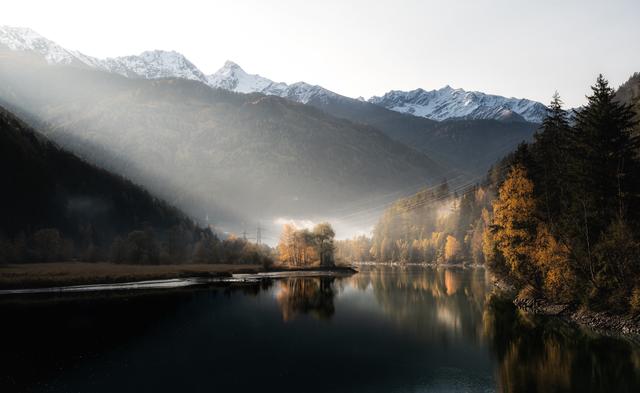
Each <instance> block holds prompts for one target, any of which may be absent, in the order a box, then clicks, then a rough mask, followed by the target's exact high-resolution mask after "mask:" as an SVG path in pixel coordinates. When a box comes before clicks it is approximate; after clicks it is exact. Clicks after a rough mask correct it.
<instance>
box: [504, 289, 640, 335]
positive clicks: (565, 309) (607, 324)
mask: <svg viewBox="0 0 640 393" xmlns="http://www.w3.org/2000/svg"><path fill="white" fill-rule="evenodd" d="M494 285H495V287H496V288H497V289H498V290H499V291H500V293H501V295H503V296H508V297H510V298H512V299H513V304H515V306H516V307H518V308H519V309H521V310H523V311H526V312H529V313H532V314H537V315H548V316H553V317H558V318H562V319H564V320H565V321H568V322H572V323H576V324H578V325H581V326H585V327H588V328H589V329H591V330H594V331H596V332H598V333H604V334H611V333H615V334H620V333H621V334H625V335H634V336H635V335H640V315H636V316H632V315H620V314H614V313H612V312H607V311H600V312H597V311H591V310H587V309H585V308H584V307H582V306H579V305H577V304H571V303H568V304H560V303H554V302H551V301H549V300H548V299H544V298H536V297H531V296H523V295H522V294H517V291H516V289H515V287H514V286H513V285H512V284H510V283H508V282H505V281H503V280H500V279H496V278H494Z"/></svg>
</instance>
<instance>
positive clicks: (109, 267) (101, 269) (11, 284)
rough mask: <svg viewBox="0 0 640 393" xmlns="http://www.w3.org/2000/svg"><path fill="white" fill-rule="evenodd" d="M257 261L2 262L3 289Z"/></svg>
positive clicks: (251, 268) (206, 270)
mask: <svg viewBox="0 0 640 393" xmlns="http://www.w3.org/2000/svg"><path fill="white" fill-rule="evenodd" d="M261 270H262V267H261V266H258V265H119V264H113V263H102V262H100V263H85V262H58V263H34V264H19V265H17V264H15V265H0V289H22V288H44V287H54V286H67V285H85V284H110V283H120V282H130V281H145V280H162V279H170V278H185V277H203V276H211V277H214V276H225V275H229V274H232V273H253V272H258V271H261Z"/></svg>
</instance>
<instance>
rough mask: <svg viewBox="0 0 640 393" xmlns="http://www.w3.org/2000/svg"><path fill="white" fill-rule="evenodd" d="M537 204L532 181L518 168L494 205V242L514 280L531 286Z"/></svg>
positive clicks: (509, 176) (508, 177)
mask: <svg viewBox="0 0 640 393" xmlns="http://www.w3.org/2000/svg"><path fill="white" fill-rule="evenodd" d="M535 208H536V201H535V198H534V195H533V182H532V181H531V180H529V178H528V176H527V171H526V169H524V167H522V166H520V165H516V166H514V167H513V168H512V169H511V171H510V172H509V175H508V176H507V178H506V179H505V181H504V183H503V184H502V186H501V187H500V190H499V195H498V199H497V200H495V201H494V202H493V223H494V225H495V227H496V231H495V241H496V244H497V246H498V249H499V250H500V252H501V253H502V255H504V258H505V260H506V262H507V265H508V266H509V269H510V270H511V272H512V273H514V275H515V276H516V278H517V279H519V280H521V281H525V282H528V283H532V284H533V283H534V282H535V278H536V271H535V270H536V269H535V266H534V264H533V263H532V261H531V255H533V253H534V251H535V240H536V226H537V220H536V218H535V215H534V213H535Z"/></svg>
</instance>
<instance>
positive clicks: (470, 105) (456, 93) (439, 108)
mask: <svg viewBox="0 0 640 393" xmlns="http://www.w3.org/2000/svg"><path fill="white" fill-rule="evenodd" d="M369 102H371V103H373V104H376V105H380V106H383V107H385V108H387V109H391V110H394V111H396V112H402V113H409V114H412V115H414V116H420V117H426V118H428V119H432V120H439V121H441V120H448V119H465V120H470V119H476V120H477V119H482V120H484V119H494V120H506V119H510V120H513V119H515V120H518V119H522V120H525V121H529V122H532V123H542V120H544V118H545V117H546V114H547V111H546V107H545V106H544V105H543V104H541V103H539V102H536V101H531V100H527V99H519V98H505V97H501V96H496V95H491V94H485V93H481V92H478V91H465V90H463V89H454V88H452V87H450V86H445V87H443V88H441V89H439V90H431V91H426V90H423V89H416V90H412V91H399V90H392V91H390V92H388V93H386V94H385V95H383V96H382V97H371V98H370V99H369Z"/></svg>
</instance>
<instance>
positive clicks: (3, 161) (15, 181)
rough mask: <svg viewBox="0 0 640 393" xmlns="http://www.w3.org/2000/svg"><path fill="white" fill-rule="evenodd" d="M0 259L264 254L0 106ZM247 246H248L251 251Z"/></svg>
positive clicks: (171, 259) (205, 258) (139, 259)
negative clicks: (92, 161) (221, 233)
mask: <svg viewBox="0 0 640 393" xmlns="http://www.w3.org/2000/svg"><path fill="white" fill-rule="evenodd" d="M0 174H1V176H2V179H3V180H4V183H5V186H6V187H5V188H4V189H3V192H2V193H0V198H1V201H0V202H1V203H0V206H1V207H0V210H1V211H0V216H2V220H1V221H0V262H29V261H34V262H35V261H41V262H47V261H63V260H72V259H73V260H83V261H98V260H101V261H105V260H112V261H115V262H131V263H185V262H192V261H197V262H221V261H223V260H224V261H226V262H234V261H237V260H238V259H239V258H240V257H241V256H243V257H247V258H250V259H253V260H255V261H257V262H261V261H262V257H261V256H260V255H259V254H258V251H259V250H258V249H257V248H256V249H251V248H252V247H254V246H252V245H250V244H248V243H246V242H244V241H239V240H234V239H230V240H225V241H220V240H219V239H218V237H217V236H216V235H215V234H214V233H213V232H211V230H209V229H201V228H198V227H197V226H196V225H195V224H194V223H193V221H192V220H191V219H189V218H188V217H187V216H185V215H184V214H183V213H181V212H180V211H179V210H177V209H176V208H174V207H172V206H170V205H168V204H166V203H165V202H163V201H161V200H159V199H158V198H155V197H153V196H152V195H151V194H149V193H148V192H147V191H145V190H144V189H142V188H140V187H139V186H137V185H135V184H133V183H131V182H130V181H128V180H126V179H124V178H123V177H120V176H116V175H113V174H111V173H109V172H107V171H105V170H102V169H99V168H97V167H95V166H93V165H91V164H88V163H87V162H85V161H83V160H82V159H80V158H78V157H77V156H75V155H73V154H72V153H69V152H67V151H65V150H63V149H60V148H59V147H58V146H57V145H55V144H54V143H52V142H50V141H48V140H47V139H46V138H45V137H44V136H42V135H40V134H38V133H37V132H35V131H34V130H33V129H31V128H30V127H29V126H27V125H26V124H25V123H24V122H23V121H21V120H20V119H18V118H17V117H15V116H14V115H13V114H12V113H10V112H8V111H7V110H6V109H4V108H2V107H0ZM249 253H253V254H252V255H249Z"/></svg>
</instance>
